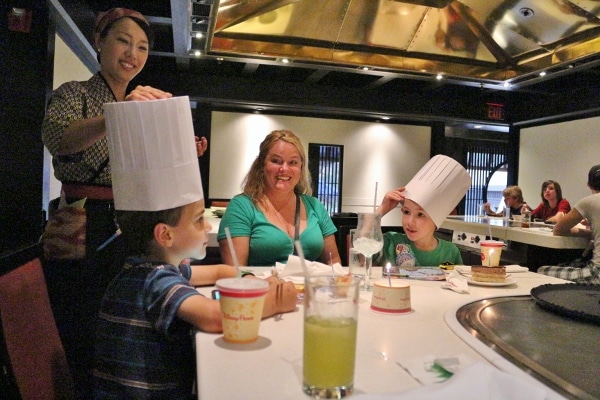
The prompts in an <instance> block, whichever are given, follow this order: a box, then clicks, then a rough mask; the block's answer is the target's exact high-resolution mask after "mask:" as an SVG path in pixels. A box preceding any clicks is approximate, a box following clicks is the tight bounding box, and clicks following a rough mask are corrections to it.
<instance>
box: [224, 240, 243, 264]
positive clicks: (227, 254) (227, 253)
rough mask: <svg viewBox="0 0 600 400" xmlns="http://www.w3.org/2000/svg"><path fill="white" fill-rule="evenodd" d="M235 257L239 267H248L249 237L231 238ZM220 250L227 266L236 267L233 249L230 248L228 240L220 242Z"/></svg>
mask: <svg viewBox="0 0 600 400" xmlns="http://www.w3.org/2000/svg"><path fill="white" fill-rule="evenodd" d="M231 242H232V243H233V248H234V250H235V255H236V258H237V260H238V263H239V265H248V257H249V255H250V237H249V236H237V237H234V238H231ZM219 250H220V251H221V260H223V262H224V263H225V264H228V265H234V262H233V256H232V255H231V249H230V248H229V242H228V241H227V239H226V238H225V239H221V240H219Z"/></svg>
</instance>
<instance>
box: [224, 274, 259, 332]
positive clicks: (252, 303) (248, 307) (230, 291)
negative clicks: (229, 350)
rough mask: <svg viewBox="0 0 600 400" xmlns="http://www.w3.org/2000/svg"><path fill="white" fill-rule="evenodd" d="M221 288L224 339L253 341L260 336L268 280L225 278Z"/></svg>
mask: <svg viewBox="0 0 600 400" xmlns="http://www.w3.org/2000/svg"><path fill="white" fill-rule="evenodd" d="M215 286H216V287H217V289H218V290H219V294H220V298H219V302H220V304H221V320H222V323H223V339H224V340H225V341H226V342H229V343H252V342H255V341H256V340H257V339H258V328H259V326H260V321H261V319H262V312H263V307H264V305H265V296H266V294H267V292H268V290H269V282H267V281H265V280H262V279H243V278H225V279H219V280H218V281H217V282H216V284H215Z"/></svg>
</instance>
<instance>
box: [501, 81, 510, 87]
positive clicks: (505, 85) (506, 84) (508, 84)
mask: <svg viewBox="0 0 600 400" xmlns="http://www.w3.org/2000/svg"><path fill="white" fill-rule="evenodd" d="M502 86H504V87H509V86H510V83H508V82H504V84H503V85H502Z"/></svg>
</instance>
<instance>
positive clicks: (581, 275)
mask: <svg viewBox="0 0 600 400" xmlns="http://www.w3.org/2000/svg"><path fill="white" fill-rule="evenodd" d="M587 185H588V187H589V188H590V190H591V191H592V194H591V195H589V196H586V197H584V198H583V199H581V200H579V201H578V202H577V203H575V206H574V207H573V209H572V210H571V211H569V213H568V214H567V215H566V216H565V217H564V218H562V219H561V220H560V221H558V223H557V224H556V226H555V227H554V230H553V233H554V235H558V236H583V237H587V238H590V240H591V241H592V242H593V247H594V250H593V255H592V259H591V260H586V259H583V258H579V259H577V260H575V261H572V262H569V263H564V264H560V265H558V266H544V267H540V268H539V269H538V270H537V272H538V273H540V274H544V275H550V276H555V277H557V278H562V279H567V280H570V281H574V282H577V283H593V284H599V283H600V164H598V165H594V166H593V167H592V168H591V169H590V171H589V172H588V182H587ZM582 220H587V222H588V223H589V226H590V227H591V229H588V228H587V227H580V226H578V224H579V223H580V222H582Z"/></svg>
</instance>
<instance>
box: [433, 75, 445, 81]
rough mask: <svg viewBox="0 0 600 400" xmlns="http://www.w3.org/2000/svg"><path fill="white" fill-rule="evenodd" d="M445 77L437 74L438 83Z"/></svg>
mask: <svg viewBox="0 0 600 400" xmlns="http://www.w3.org/2000/svg"><path fill="white" fill-rule="evenodd" d="M443 78H444V77H443V75H442V74H437V75H436V77H435V79H437V80H438V81H440V80H442V79H443Z"/></svg>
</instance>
